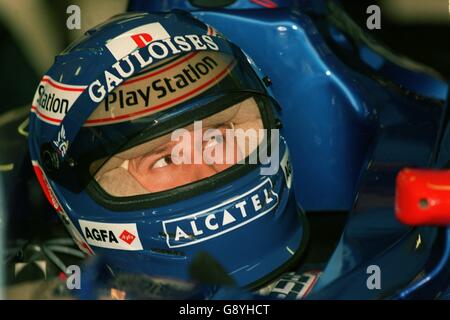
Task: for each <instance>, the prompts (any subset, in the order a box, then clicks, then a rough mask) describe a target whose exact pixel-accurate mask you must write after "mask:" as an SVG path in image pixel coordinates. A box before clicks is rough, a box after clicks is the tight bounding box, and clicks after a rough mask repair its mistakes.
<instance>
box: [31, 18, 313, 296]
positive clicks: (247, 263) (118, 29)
mask: <svg viewBox="0 0 450 320" xmlns="http://www.w3.org/2000/svg"><path fill="white" fill-rule="evenodd" d="M211 30H212V29H211V28H209V27H208V26H206V25H203V24H202V23H200V22H199V21H197V20H195V19H194V18H193V17H191V16H190V15H188V14H186V13H181V12H176V13H170V14H142V13H141V14H125V15H122V16H120V17H116V18H114V19H112V20H111V21H109V22H106V23H104V24H102V25H101V26H100V27H98V28H96V29H94V31H93V32H90V33H89V34H88V35H87V36H86V37H85V38H84V39H82V40H81V41H80V42H78V43H75V44H73V45H72V46H71V47H69V48H68V49H67V50H66V51H65V52H64V53H63V55H62V56H60V57H58V58H57V59H56V62H55V64H54V65H53V66H52V68H51V69H50V70H49V71H48V72H47V74H46V75H45V76H44V78H43V80H42V81H41V83H40V84H39V87H38V90H37V92H36V96H35V99H34V103H33V107H32V113H31V116H30V150H31V155H32V159H33V165H34V166H35V168H36V172H37V173H38V175H39V176H40V181H41V185H42V188H43V189H44V192H45V193H46V195H47V196H48V197H49V199H51V201H52V204H53V205H54V206H55V208H56V209H57V211H58V212H59V214H60V216H61V217H63V218H65V221H68V223H66V226H67V227H68V229H69V230H70V232H71V235H72V236H73V237H74V238H75V239H77V243H78V244H79V246H80V247H81V248H83V250H85V251H87V252H89V253H92V252H95V254H98V255H101V256H102V257H104V258H105V259H106V261H107V262H108V264H109V266H110V267H111V268H112V269H113V270H117V271H120V272H125V273H135V274H144V275H145V274H147V275H151V276H152V277H162V278H164V279H166V278H172V279H178V280H190V279H191V275H190V273H189V266H190V265H191V263H192V261H193V259H194V257H195V256H196V255H198V254H200V253H203V252H206V253H207V254H209V255H210V256H211V257H213V258H214V259H215V260H217V261H218V263H219V264H221V265H222V266H223V268H224V269H225V270H226V272H227V273H228V274H229V275H230V276H231V277H232V278H233V279H235V281H236V283H237V284H238V285H239V286H251V287H255V286H259V285H261V284H263V283H265V282H267V281H270V280H271V279H273V278H275V277H276V276H277V275H279V274H280V273H281V272H283V271H284V270H285V269H286V268H288V267H289V266H290V265H291V264H292V263H295V262H296V261H297V260H298V258H299V257H300V254H301V253H302V251H303V247H304V243H305V241H304V238H305V230H304V217H303V213H302V212H300V210H298V209H297V207H296V204H295V201H294V199H293V193H292V192H291V189H290V187H291V185H290V179H291V178H290V168H289V162H288V151H287V148H286V145H285V143H284V139H283V138H282V136H279V135H278V134H277V135H274V134H272V132H273V130H276V129H277V128H276V127H275V126H276V123H277V121H276V120H277V118H278V108H277V107H276V102H275V100H274V99H273V98H272V97H271V96H270V94H269V92H268V91H267V89H266V88H265V86H264V84H263V82H262V81H261V78H260V76H259V73H258V70H257V69H256V68H255V66H254V64H253V62H252V61H251V60H250V59H249V58H248V57H247V56H245V55H244V54H243V53H242V51H241V50H240V49H239V48H237V47H236V46H234V45H233V44H231V43H229V42H228V41H227V40H226V39H224V38H223V37H222V36H221V35H220V34H217V33H216V32H211ZM138 31H139V32H138ZM183 32H186V33H188V34H189V35H186V36H183ZM205 35H208V36H207V37H206V38H205V37H204V36H205ZM136 39H138V40H139V41H138V42H136ZM186 39H190V41H191V42H190V44H189V43H188V42H187V40H186ZM202 39H203V40H205V41H206V42H207V43H208V44H209V45H206V44H204V43H202V41H203V40H202ZM144 40H145V41H144ZM133 41H134V42H133ZM220 41H221V43H225V44H223V46H227V49H226V50H224V51H221V50H219V49H218V48H219V47H220V46H218V45H217V44H216V42H220ZM119 42H120V43H121V46H120V48H121V49H120V50H118V49H117V48H118V47H115V45H116V43H119ZM133 43H134V48H137V49H139V50H144V49H145V46H149V48H150V47H151V50H154V55H157V54H158V52H157V48H163V46H165V47H166V48H170V50H171V51H172V53H173V54H172V55H167V57H166V58H164V59H160V60H157V61H156V60H155V61H154V63H148V65H146V67H145V68H143V70H141V71H139V72H137V73H133V74H130V75H129V76H128V77H126V79H124V80H123V81H121V80H120V79H114V77H115V76H114V75H112V74H111V73H109V72H107V71H104V70H105V69H106V66H105V65H107V63H106V62H105V61H113V62H114V61H116V60H117V59H119V57H120V58H121V59H122V61H131V60H129V59H128V57H129V56H132V55H134V57H136V56H138V55H137V54H136V51H133ZM174 44H177V45H178V47H175V45H174ZM172 45H173V46H174V47H171V46H172ZM188 45H189V48H188ZM129 46H131V47H130V48H131V49H132V50H131V51H129V52H125V51H126V50H125V49H124V48H128V47H129ZM93 47H95V48H96V49H95V50H97V51H96V52H101V54H92V52H93V49H92V48H93ZM111 48H113V49H114V50H112V49H111ZM180 48H184V50H181V49H180ZM137 49H136V50H137ZM124 50H125V51H124ZM149 50H150V49H149ZM168 50H169V49H167V52H168ZM119 51H120V52H119ZM138 52H141V51H138ZM167 52H165V53H167ZM126 54H129V56H126ZM159 54H160V55H161V52H159ZM122 57H125V58H122ZM127 59H128V60H127ZM136 61H140V60H139V59H138V60H136ZM146 61H149V60H146ZM143 62H144V60H142V61H141V64H142V63H143ZM146 63H147V62H146ZM94 69H95V70H97V71H101V73H102V74H103V76H105V77H106V81H107V83H110V82H111V83H115V86H114V87H113V88H112V90H106V89H105V88H104V87H102V86H100V85H98V83H97V82H96V81H97V80H95V81H93V80H92V79H96V78H93V76H92V74H91V73H92V70H94ZM130 70H131V69H130ZM133 70H134V69H133ZM136 70H137V69H136ZM124 72H126V70H122V73H124ZM129 72H130V73H132V72H131V71H129ZM122 73H121V74H122ZM108 77H109V79H108ZM102 90H103V91H102ZM86 92H88V93H89V94H90V96H93V97H94V98H93V99H92V101H94V103H95V104H92V105H90V104H85V105H82V106H81V105H80V104H79V101H86V100H82V99H84V98H83V97H85V95H84V94H85V93H86ZM103 93H104V94H103ZM100 94H102V97H101V99H100V98H99V97H100ZM91 98H92V97H91ZM57 99H59V103H56V101H57ZM97 100H101V101H97ZM56 104H58V105H59V107H58V108H56ZM48 106H50V107H48ZM52 106H55V107H54V108H53V107H52ZM62 106H64V108H66V107H67V108H66V109H67V110H66V109H64V108H63V109H61V107H62ZM80 108H90V110H92V111H91V112H90V113H89V115H88V116H87V117H86V118H83V117H82V116H81V114H82V111H83V110H82V109H80ZM61 110H62V111H61ZM74 132H76V134H73V133H74ZM72 136H74V137H75V138H72ZM55 137H56V138H55ZM273 137H276V139H274V138H273ZM48 146H52V147H53V148H57V150H59V151H58V152H59V154H60V155H61V158H60V163H59V165H58V166H57V170H59V171H57V172H56V173H55V172H52V173H51V174H50V171H49V170H47V169H46V163H45V162H44V161H43V152H42V150H48V149H45V148H48ZM61 146H62V147H61ZM264 153H265V154H270V155H276V156H278V154H279V158H280V159H279V166H280V168H281V169H282V170H277V171H276V172H275V173H274V174H272V175H265V174H262V173H261V172H262V171H261V170H260V169H261V168H262V167H264V165H265V163H264V161H260V160H261V154H264ZM118 292H119V291H118ZM119 293H120V292H119Z"/></svg>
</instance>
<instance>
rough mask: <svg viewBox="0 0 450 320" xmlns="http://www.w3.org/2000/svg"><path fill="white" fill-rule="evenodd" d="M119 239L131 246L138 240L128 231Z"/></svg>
mask: <svg viewBox="0 0 450 320" xmlns="http://www.w3.org/2000/svg"><path fill="white" fill-rule="evenodd" d="M119 238H120V239H122V240H123V241H125V242H126V243H128V244H131V243H132V242H133V241H134V239H136V236H135V235H133V234H131V233H129V232H128V231H127V230H123V231H122V233H121V234H120V236H119Z"/></svg>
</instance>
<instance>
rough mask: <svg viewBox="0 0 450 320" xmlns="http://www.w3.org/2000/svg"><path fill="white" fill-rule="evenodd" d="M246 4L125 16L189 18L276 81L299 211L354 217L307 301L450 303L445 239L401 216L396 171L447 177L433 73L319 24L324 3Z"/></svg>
mask: <svg viewBox="0 0 450 320" xmlns="http://www.w3.org/2000/svg"><path fill="white" fill-rule="evenodd" d="M247 4H248V2H246V1H239V2H238V3H237V4H236V5H235V6H233V7H229V8H226V9H224V10H203V9H201V8H195V7H192V6H189V5H187V1H175V0H174V1H166V2H164V5H162V4H160V3H159V2H150V3H142V2H139V1H131V2H130V7H129V8H130V10H150V11H152V10H155V11H158V10H168V9H172V8H181V9H185V10H190V11H193V14H194V15H195V16H196V17H197V18H199V19H200V20H202V21H204V22H206V23H208V24H210V25H211V26H213V27H214V28H216V29H217V30H219V31H220V32H222V33H223V34H225V35H226V36H227V37H228V38H229V39H231V40H232V41H233V42H235V43H236V44H237V45H238V46H240V47H241V48H243V50H244V51H246V52H247V53H248V54H249V55H250V56H251V57H252V58H253V59H254V60H255V62H256V64H257V65H258V66H260V67H261V69H262V72H263V73H265V74H267V75H268V76H269V77H270V78H271V80H272V82H273V85H272V92H273V94H274V96H275V97H276V99H277V100H278V101H279V102H280V104H281V106H282V120H283V124H284V132H285V136H286V138H287V143H288V146H289V148H290V152H291V159H292V164H293V167H294V184H295V191H296V198H297V200H298V202H299V203H300V205H301V206H303V207H304V208H305V209H306V210H309V211H320V210H349V211H351V212H350V216H349V219H348V222H347V225H346V227H345V229H344V230H343V233H342V237H341V240H340V242H339V244H338V246H337V248H336V250H335V252H334V254H333V255H332V257H331V259H330V260H329V262H328V265H327V267H326V269H325V271H324V274H323V276H322V278H321V279H320V280H319V283H318V284H317V286H316V287H315V289H314V291H313V293H312V295H311V296H310V298H312V299H315V298H320V299H324V298H327V299H330V298H332V299H345V298H352V299H374V298H402V299H406V298H417V297H428V298H433V297H438V296H439V293H440V292H441V293H442V295H441V296H442V297H447V296H449V293H448V292H449V291H450V289H449V285H448V270H450V262H449V259H448V256H449V242H448V229H445V228H441V229H439V228H433V227H419V228H408V227H406V226H404V225H401V224H400V223H399V222H398V221H397V220H396V219H395V216H394V196H395V177H396V174H397V173H398V171H399V170H401V168H403V167H405V166H419V167H432V166H442V165H443V164H445V163H446V162H447V161H448V159H449V158H450V154H449V152H448V150H450V148H448V146H449V145H450V129H449V128H447V129H445V127H444V125H445V121H444V119H445V118H444V115H445V113H446V112H447V111H446V109H447V107H446V106H445V104H444V101H445V99H446V96H447V94H448V85H447V84H446V83H445V82H444V81H443V80H442V79H441V78H440V77H439V76H437V74H436V73H434V72H430V71H429V70H427V69H426V68H417V65H415V64H409V66H408V64H406V63H403V62H405V61H402V60H397V58H396V59H392V57H393V56H392V55H390V56H387V55H383V54H382V53H380V52H376V51H375V50H374V49H373V48H371V46H370V45H362V44H359V45H358V46H355V45H354V44H353V43H352V42H351V39H349V37H348V36H347V35H345V34H344V33H343V32H341V31H340V30H339V29H337V28H336V27H334V26H332V25H330V24H329V22H327V21H325V19H322V18H323V17H324V16H322V17H321V16H320V14H325V11H324V10H325V6H324V5H323V2H322V1H314V6H313V8H312V7H311V6H310V4H308V3H306V2H303V1H294V2H292V3H291V4H290V5H291V6H290V7H284V6H280V8H281V9H276V10H268V9H262V8H259V9H258V10H252V9H249V7H248V6H247ZM227 9H233V10H227ZM239 9H242V10H239ZM311 10H314V12H315V13H316V15H315V16H314V18H312V16H310V15H309V14H308V12H311ZM324 26H325V27H324ZM385 52H386V51H385ZM399 62H401V63H399ZM447 99H448V98H447ZM442 134H443V138H442V137H441V135H442ZM441 141H442V147H440V144H441ZM435 159H438V161H437V162H436V161H435ZM369 265H378V266H379V267H380V268H381V272H382V275H381V277H382V287H381V289H380V290H369V289H368V288H367V286H366V281H367V278H368V276H369V275H368V274H367V267H368V266H369Z"/></svg>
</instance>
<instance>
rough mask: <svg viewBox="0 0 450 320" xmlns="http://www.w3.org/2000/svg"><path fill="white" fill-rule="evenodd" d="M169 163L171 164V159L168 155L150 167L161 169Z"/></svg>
mask: <svg viewBox="0 0 450 320" xmlns="http://www.w3.org/2000/svg"><path fill="white" fill-rule="evenodd" d="M171 163H172V159H171V158H170V155H167V156H165V157H162V158H161V159H159V160H158V161H156V162H155V164H154V165H153V166H152V169H156V168H162V167H165V166H168V165H169V164H171Z"/></svg>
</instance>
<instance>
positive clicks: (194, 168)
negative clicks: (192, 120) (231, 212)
mask: <svg viewBox="0 0 450 320" xmlns="http://www.w3.org/2000/svg"><path fill="white" fill-rule="evenodd" d="M227 128H228V127H227V126H225V125H223V126H220V127H218V128H217V129H218V130H219V131H220V132H221V133H222V138H220V137H219V139H217V138H216V139H214V138H213V139H209V140H208V141H205V142H203V143H202V145H199V146H195V145H194V140H195V139H194V131H190V132H189V135H190V136H191V139H190V141H191V146H190V148H186V149H190V150H192V151H191V153H190V157H191V161H190V163H191V164H185V163H181V164H175V163H174V162H173V161H172V149H173V148H174V147H175V146H176V145H177V144H179V143H183V142H177V141H170V142H167V143H165V144H163V145H161V146H159V147H157V148H156V149H155V150H153V151H152V152H149V153H147V154H145V155H142V156H139V157H136V158H133V159H130V161H129V164H128V172H129V173H130V174H131V175H132V176H133V177H134V178H135V179H136V180H137V181H138V182H139V183H140V184H141V185H142V186H143V187H144V188H145V189H147V190H148V191H149V192H158V191H163V190H168V189H172V188H175V187H178V186H181V185H185V184H188V183H191V182H195V181H198V180H201V179H204V178H207V177H210V176H212V175H214V174H216V173H218V172H220V171H223V170H225V169H227V168H228V167H230V166H232V165H233V164H235V163H237V161H238V149H237V144H236V143H234V142H235V141H233V143H232V144H231V143H230V141H226V135H225V130H226V129H227ZM204 131H205V129H203V130H202V133H201V134H202V135H201V136H203V133H204ZM183 141H184V139H183ZM188 141H189V140H188ZM217 144H220V146H219V147H218V146H217ZM227 146H228V147H227ZM208 148H216V149H211V151H212V152H211V155H212V156H214V150H217V148H223V149H222V150H223V159H226V155H227V153H232V154H231V155H227V156H228V159H233V163H228V164H226V163H223V164H216V163H214V164H206V163H205V161H204V159H203V152H204V151H205V150H207V149H208ZM195 153H197V157H198V156H199V157H200V158H197V159H202V161H201V163H200V164H194V157H195ZM224 162H225V161H224Z"/></svg>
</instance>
